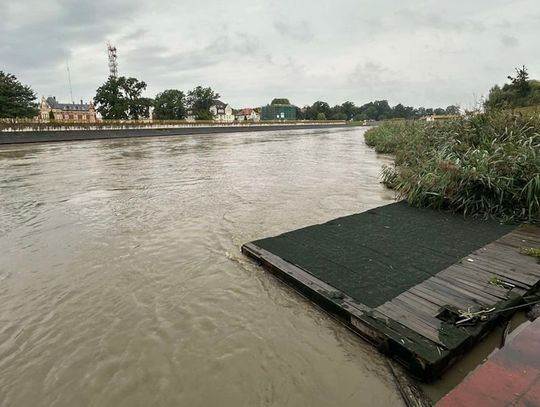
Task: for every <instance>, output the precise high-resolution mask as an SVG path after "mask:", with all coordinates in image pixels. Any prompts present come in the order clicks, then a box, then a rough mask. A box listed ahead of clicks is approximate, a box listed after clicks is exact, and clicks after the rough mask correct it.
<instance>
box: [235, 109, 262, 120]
mask: <svg viewBox="0 0 540 407" xmlns="http://www.w3.org/2000/svg"><path fill="white" fill-rule="evenodd" d="M235 117H236V120H238V121H244V120H250V121H252V122H258V121H259V120H261V115H260V114H259V113H257V112H256V111H255V110H253V109H251V108H249V107H247V108H245V109H242V110H240V111H239V112H238V113H236V115H235Z"/></svg>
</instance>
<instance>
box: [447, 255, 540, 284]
mask: <svg viewBox="0 0 540 407" xmlns="http://www.w3.org/2000/svg"><path fill="white" fill-rule="evenodd" d="M456 266H460V267H463V268H465V269H468V270H471V271H473V272H484V273H488V274H489V275H490V276H492V277H499V278H501V279H502V280H510V282H512V283H513V284H515V285H518V286H519V287H522V288H526V289H529V288H531V287H532V286H534V284H536V282H537V281H538V279H535V278H532V277H531V276H527V275H523V274H519V273H515V272H513V271H511V270H506V271H500V270H495V269H493V268H490V267H489V266H487V265H486V264H480V263H478V262H477V263H469V262H468V261H464V262H462V263H457V264H456Z"/></svg>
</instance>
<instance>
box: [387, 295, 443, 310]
mask: <svg viewBox="0 0 540 407" xmlns="http://www.w3.org/2000/svg"><path fill="white" fill-rule="evenodd" d="M396 298H397V299H400V300H402V301H407V302H409V303H410V304H415V305H416V306H417V307H419V308H420V309H422V310H423V311H424V312H425V313H426V314H429V315H431V316H435V315H437V314H438V313H439V310H440V309H441V307H439V306H438V305H437V304H435V303H433V302H431V301H429V300H426V299H425V298H421V297H418V296H417V295H415V294H413V293H411V292H410V291H408V290H407V291H405V292H403V293H401V294H400V295H398V296H397V297H396Z"/></svg>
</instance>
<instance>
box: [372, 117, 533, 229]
mask: <svg viewBox="0 0 540 407" xmlns="http://www.w3.org/2000/svg"><path fill="white" fill-rule="evenodd" d="M365 138H366V143H367V144H368V145H370V146H372V147H374V148H375V150H376V151H377V152H381V153H392V154H394V155H395V160H394V165H392V166H388V167H385V168H383V171H382V180H383V182H384V183H385V184H386V185H387V186H389V187H391V188H393V189H394V190H395V191H396V193H397V195H398V198H402V199H406V200H407V201H408V202H409V203H410V204H411V205H413V206H419V207H431V208H437V209H449V210H452V211H454V212H460V213H463V214H464V215H471V216H479V217H484V218H495V219H498V220H500V221H503V222H530V223H539V222H540V118H538V117H524V116H520V115H514V114H512V113H508V112H496V113H490V114H479V115H476V116H464V117H459V118H454V119H452V120H448V121H443V122H436V123H426V122H418V121H415V122H405V121H402V122H389V123H384V124H382V125H381V126H379V127H377V128H374V129H370V130H368V131H367V132H366V134H365Z"/></svg>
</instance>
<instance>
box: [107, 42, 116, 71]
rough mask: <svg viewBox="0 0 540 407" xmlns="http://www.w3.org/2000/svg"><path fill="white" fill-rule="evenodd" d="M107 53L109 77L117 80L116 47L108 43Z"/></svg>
mask: <svg viewBox="0 0 540 407" xmlns="http://www.w3.org/2000/svg"><path fill="white" fill-rule="evenodd" d="M107 53H108V54H109V75H110V76H112V77H113V78H118V54H117V53H116V47H115V46H114V45H112V44H111V43H110V42H108V43H107Z"/></svg>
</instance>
